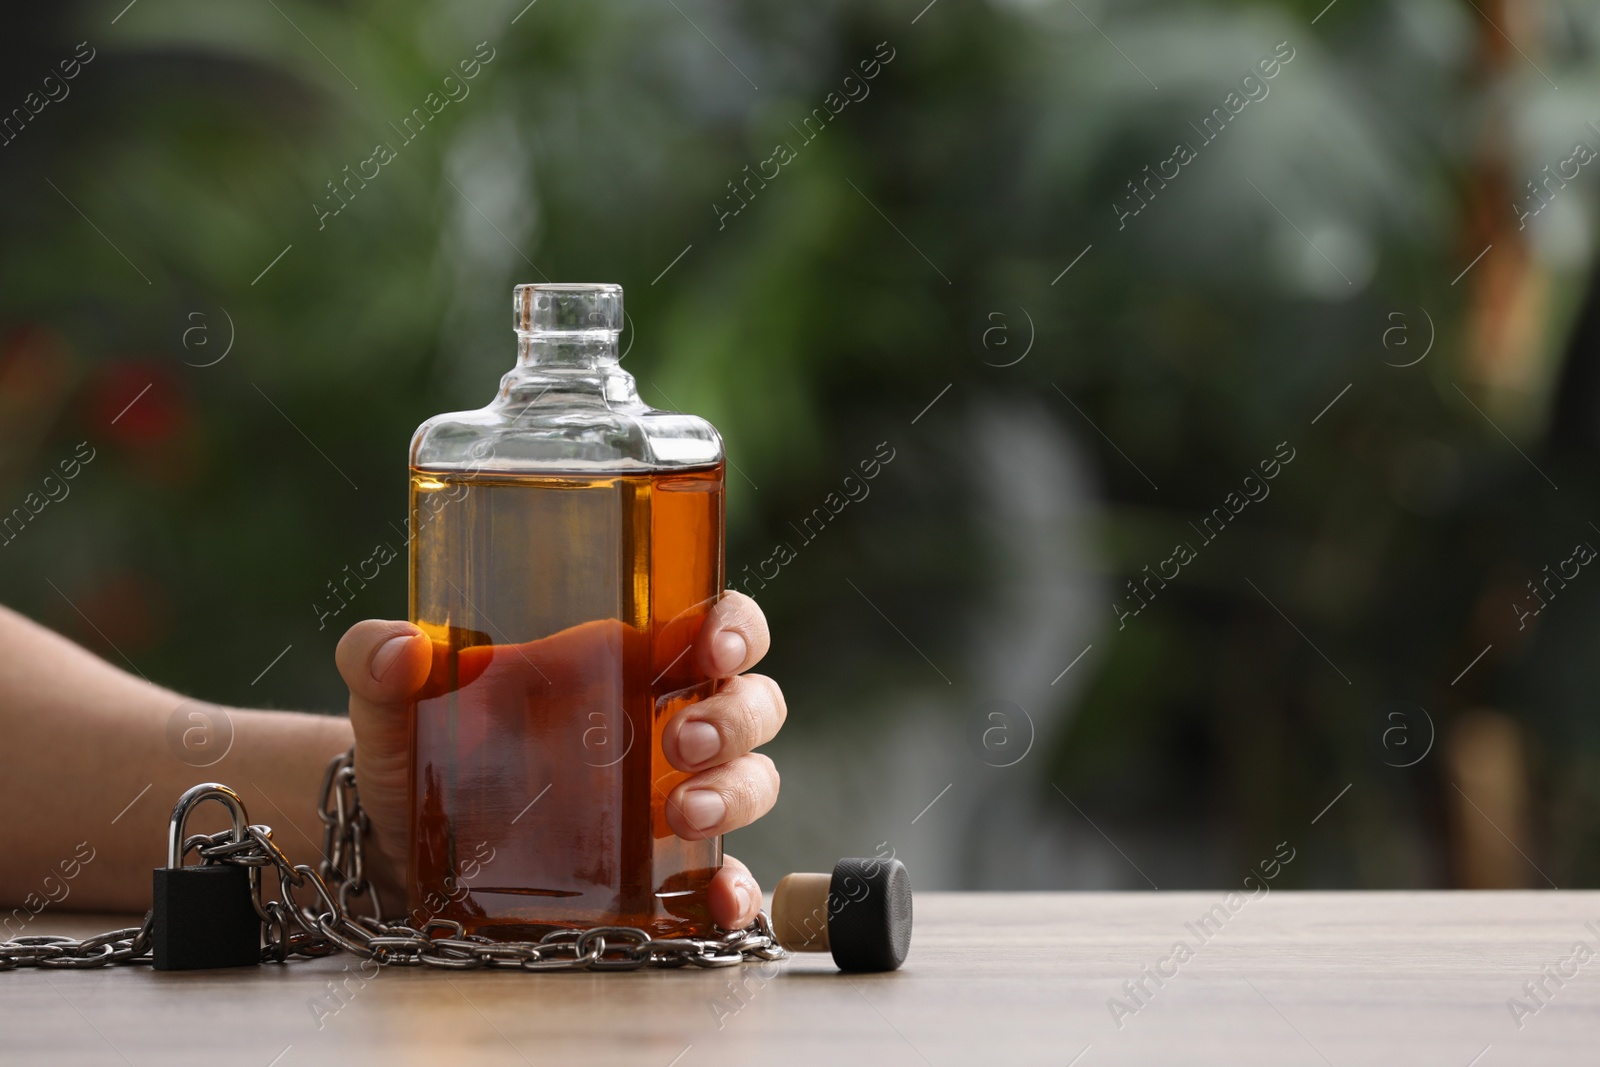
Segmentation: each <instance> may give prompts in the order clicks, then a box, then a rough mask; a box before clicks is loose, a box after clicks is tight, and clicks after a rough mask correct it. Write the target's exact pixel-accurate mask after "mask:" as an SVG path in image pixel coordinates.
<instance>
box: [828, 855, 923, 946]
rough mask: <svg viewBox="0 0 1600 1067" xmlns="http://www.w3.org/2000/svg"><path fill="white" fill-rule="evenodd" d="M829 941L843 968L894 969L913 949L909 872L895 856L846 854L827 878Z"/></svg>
mask: <svg viewBox="0 0 1600 1067" xmlns="http://www.w3.org/2000/svg"><path fill="white" fill-rule="evenodd" d="M828 915H829V918H828V942H829V947H830V949H831V951H832V952H833V962H834V963H836V964H838V965H839V969H840V970H842V971H892V970H895V969H896V968H898V967H899V966H900V965H901V964H902V963H904V962H905V960H906V953H907V952H908V951H910V949H911V876H910V875H909V874H907V873H906V865H905V864H903V863H901V862H900V861H899V860H897V859H877V858H874V859H844V860H840V861H839V862H838V863H836V864H834V866H833V878H832V880H831V881H830V882H829V883H828Z"/></svg>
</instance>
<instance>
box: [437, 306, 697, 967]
mask: <svg viewBox="0 0 1600 1067" xmlns="http://www.w3.org/2000/svg"><path fill="white" fill-rule="evenodd" d="M513 306H514V309H515V325H516V332H517V365H516V367H515V368H514V369H513V370H512V371H511V372H510V373H508V374H507V375H506V376H505V377H504V378H502V379H501V380H500V392H499V395H498V396H496V397H495V399H494V400H493V401H492V402H491V403H490V404H489V405H488V406H487V407H484V408H480V409H478V410H476V411H465V412H454V413H451V414H446V415H438V416H435V417H434V418H431V419H429V420H428V421H427V422H425V423H423V424H422V425H421V426H420V427H418V429H417V432H416V436H415V437H414V438H413V439H412V443H411V518H410V522H411V529H410V531H409V533H410V535H411V536H410V545H411V559H410V562H411V605H410V607H411V611H410V614H411V619H412V621H413V622H415V623H416V624H417V626H419V627H420V628H421V629H422V630H423V631H424V632H425V633H426V634H427V635H428V637H429V638H430V639H431V640H432V643H433V666H432V669H431V672H430V674H429V677H428V681H427V683H426V686H425V687H424V689H423V691H422V693H421V695H420V696H419V698H418V700H417V701H416V704H415V711H414V713H413V715H412V721H411V767H410V771H411V779H410V783H411V784H410V788H411V846H410V849H411V851H410V864H409V867H410V869H409V878H408V883H409V886H410V899H409V901H408V906H409V909H410V916H411V918H412V919H413V920H421V919H425V918H434V917H437V918H442V919H453V920H455V921H457V922H459V923H461V924H462V925H463V926H465V927H466V929H467V931H468V932H469V933H476V934H481V935H485V936H489V937H494V938H501V939H508V940H513V939H524V938H528V937H534V936H538V935H540V934H542V933H545V932H548V931H549V930H551V929H557V928H583V927H590V926H601V925H613V924H620V925H626V926H638V927H642V928H643V929H645V930H648V931H650V932H651V933H652V934H654V935H656V936H661V937H682V936H701V935H706V934H709V933H710V932H711V931H712V928H713V925H712V922H711V919H710V915H709V911H708V907H707V900H706V894H707V888H708V886H709V884H710V881H711V878H712V876H713V875H714V874H715V873H716V870H717V868H718V867H719V866H720V865H721V862H722V842H721V838H709V839H703V840H695V841H686V840H683V839H681V838H679V837H677V836H676V835H675V834H674V833H673V831H672V830H671V829H670V828H669V826H668V824H667V820H666V807H667V805H668V803H669V800H668V796H669V794H670V793H671V792H672V790H673V788H674V787H675V786H676V785H677V784H678V783H679V782H681V781H682V780H683V779H684V778H685V777H686V775H684V774H682V773H681V772H679V771H677V770H675V769H674V768H673V767H671V766H670V765H669V764H668V763H667V761H666V759H665V757H664V756H663V755H662V748H661V737H662V727H663V726H664V724H665V723H666V722H667V721H668V720H669V719H670V718H671V717H672V716H673V715H674V714H675V713H676V712H678V711H679V710H681V709H682V708H684V707H685V706H687V705H688V704H690V703H693V702H694V701H696V700H701V699H703V698H705V697H707V696H709V695H711V693H712V692H713V691H714V689H715V684H716V683H715V682H713V681H712V680H710V679H709V678H707V677H706V676H705V675H704V673H703V672H701V670H700V668H699V666H698V664H697V663H696V660H697V658H698V657H696V656H695V655H693V654H691V652H690V648H691V645H692V643H693V641H694V639H695V636H696V634H697V633H698V632H699V629H700V626H701V623H702V622H703V621H704V620H705V617H706V614H707V612H708V611H709V610H710V608H711V606H712V605H713V604H714V603H715V602H716V600H717V598H718V597H719V595H720V594H721V590H722V588H723V577H724V575H723V568H724V562H723V470H724V464H723V452H722V439H721V438H720V437H719V436H718V434H717V431H716V430H715V429H714V428H713V427H712V426H711V424H710V423H708V422H706V421H705V420H704V419H700V418H696V417H694V416H692V415H679V414H673V413H669V412H662V411H656V410H654V409H652V408H650V407H649V406H647V405H646V404H644V403H643V402H641V401H640V399H639V393H638V390H637V388H636V387H635V384H634V380H633V377H632V376H631V375H630V374H628V373H627V372H626V371H624V370H622V369H621V367H619V366H618V355H617V337H618V334H619V333H620V332H621V330H622V323H623V315H622V289H621V287H619V286H615V285H519V286H517V287H516V290H515V297H514V301H513Z"/></svg>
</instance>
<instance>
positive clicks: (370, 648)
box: [335, 591, 787, 929]
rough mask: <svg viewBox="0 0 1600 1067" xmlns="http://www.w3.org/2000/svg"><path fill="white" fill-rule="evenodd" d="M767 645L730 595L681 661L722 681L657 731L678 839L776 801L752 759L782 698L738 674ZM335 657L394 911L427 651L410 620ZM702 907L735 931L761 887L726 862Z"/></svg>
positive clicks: (351, 639)
mask: <svg viewBox="0 0 1600 1067" xmlns="http://www.w3.org/2000/svg"><path fill="white" fill-rule="evenodd" d="M769 644H770V635H769V633H768V630H767V621H766V617H765V616H764V615H763V614H762V613H761V609H760V608H759V607H758V606H757V605H756V603H755V601H754V600H752V599H750V598H749V597H748V596H745V595H744V594H743V593H737V592H732V591H729V592H728V593H726V594H725V595H724V596H723V598H722V599H721V600H720V601H718V603H717V604H716V605H715V606H714V607H713V608H712V609H711V611H710V612H709V613H708V615H707V617H706V621H705V622H704V624H703V625H702V626H701V628H700V632H699V634H698V635H697V636H696V638H695V642H694V646H693V652H692V654H693V656H694V657H695V660H696V663H697V664H698V667H699V670H700V672H701V673H702V674H703V675H704V676H706V677H710V678H722V679H727V681H726V682H724V684H723V686H722V689H721V691H720V692H718V693H716V694H715V695H714V696H711V697H708V698H706V699H705V700H701V701H698V702H697V703H694V704H690V705H689V706H688V707H686V708H684V709H682V710H681V711H679V712H678V713H677V714H676V715H674V716H673V718H672V719H671V720H670V721H668V723H667V725H666V727H665V729H664V731H663V735H662V748H663V752H664V754H665V756H666V758H667V760H668V762H670V763H671V764H672V765H673V766H674V767H676V768H678V769H679V770H681V771H685V772H688V773H689V777H688V778H687V779H685V780H684V781H683V782H681V783H679V784H678V785H677V786H676V787H675V788H674V789H673V790H672V791H671V793H669V794H668V797H667V804H666V818H667V823H668V825H669V826H670V827H671V829H672V831H673V832H674V833H676V834H677V835H678V836H680V837H683V838H687V839H691V840H698V839H701V838H707V837H715V836H717V835H718V834H723V833H726V832H728V831H729V830H734V829H737V828H738V827H741V826H746V825H748V824H750V823H752V822H754V821H755V820H756V819H758V818H760V817H761V816H762V815H764V814H766V813H767V811H768V810H770V809H771V807H772V805H773V803H774V802H775V801H776V800H777V795H778V772H777V769H776V768H775V767H774V766H773V764H772V761H771V760H770V759H768V758H767V757H766V756H764V755H761V754H760V753H757V752H752V751H751V750H752V749H754V748H756V747H757V746H759V745H762V744H765V743H766V742H767V741H770V740H771V739H772V738H773V736H774V735H776V734H777V732H778V730H779V728H780V727H782V725H783V721H784V718H785V715H786V714H787V712H786V708H785V705H784V700H783V693H782V691H781V690H780V689H779V688H778V685H777V683H776V682H774V681H772V679H770V678H767V677H765V676H763V675H759V674H746V673H744V672H745V671H746V670H748V669H749V668H750V667H752V666H754V665H755V664H756V663H757V662H759V661H760V659H761V658H762V657H763V656H764V655H766V652H767V648H768V646H769ZM335 660H336V662H337V663H338V666H339V673H340V674H342V675H343V676H344V680H345V684H346V685H347V686H349V688H350V722H351V726H352V727H353V729H354V732H355V739H356V773H357V777H358V781H359V782H360V787H361V802H362V806H363V807H364V808H365V809H366V810H367V813H368V816H369V817H370V819H371V822H372V838H371V841H370V842H369V848H368V850H367V866H368V870H369V877H370V878H371V880H372V881H373V883H374V884H375V885H376V886H377V888H378V891H379V893H380V895H381V896H382V897H383V900H384V902H385V905H386V907H387V908H388V910H389V911H390V912H391V913H393V912H394V911H395V904H396V902H398V901H403V900H404V899H405V896H406V893H405V886H404V877H405V868H406V854H407V850H408V844H409V841H408V835H409V812H408V804H409V797H408V786H409V776H410V752H409V749H408V741H407V723H408V716H409V715H410V714H411V707H412V704H413V702H414V701H415V700H416V699H417V697H418V696H419V694H420V693H421V691H422V690H423V687H424V685H425V683H426V682H427V680H428V675H429V672H430V670H431V667H432V661H433V649H432V642H431V641H430V640H429V639H428V637H427V635H426V634H424V633H423V632H422V631H421V630H419V629H418V628H417V627H416V626H413V625H412V624H411V623H408V622H391V621H379V620H367V621H365V622H359V623H357V624H356V625H354V626H352V627H351V628H350V630H349V631H348V632H347V633H346V634H345V635H344V637H343V638H342V639H341V640H340V642H339V647H338V650H337V651H336V652H335ZM709 903H710V907H711V917H712V919H713V920H714V921H715V922H716V923H717V925H718V926H721V927H723V928H724V929H738V928H740V927H743V926H746V925H748V924H749V923H750V922H751V921H752V920H754V918H755V915H756V912H757V911H758V910H760V907H761V890H760V888H759V887H758V886H757V884H756V881H755V878H754V877H753V876H752V875H751V874H750V871H749V870H748V868H746V867H745V866H744V864H742V863H740V862H739V861H738V860H736V859H734V858H733V857H731V856H725V857H723V866H722V868H721V869H720V870H719V871H718V872H717V874H716V876H715V877H714V878H713V879H712V882H711V887H710V891H709Z"/></svg>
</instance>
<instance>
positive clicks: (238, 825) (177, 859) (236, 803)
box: [167, 782, 250, 867]
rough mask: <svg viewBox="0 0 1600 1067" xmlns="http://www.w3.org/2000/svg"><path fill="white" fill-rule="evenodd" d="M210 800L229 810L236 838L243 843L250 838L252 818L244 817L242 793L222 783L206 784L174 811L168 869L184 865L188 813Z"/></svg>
mask: <svg viewBox="0 0 1600 1067" xmlns="http://www.w3.org/2000/svg"><path fill="white" fill-rule="evenodd" d="M207 800H215V801H217V802H218V803H220V804H221V805H222V806H223V807H225V808H227V809H228V815H229V816H231V817H232V819H233V839H234V840H235V841H243V840H245V839H246V838H247V837H249V836H250V817H249V816H248V815H247V814H245V810H244V801H243V800H240V799H239V794H238V793H235V792H234V791H233V790H232V789H229V788H228V787H227V786H225V785H223V784H222V783H221V782H203V783H201V784H200V785H197V786H192V787H191V788H190V789H189V790H188V791H186V792H185V793H184V794H183V796H181V797H179V798H178V803H177V804H175V805H174V806H173V808H172V821H171V822H169V823H168V824H167V866H168V867H181V866H182V865H183V838H184V833H183V829H184V826H185V824H187V823H188V821H189V813H190V812H192V811H194V809H195V808H196V807H197V806H199V805H200V804H202V803H204V802H205V801H207Z"/></svg>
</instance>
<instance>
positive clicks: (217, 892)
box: [150, 782, 262, 971]
mask: <svg viewBox="0 0 1600 1067" xmlns="http://www.w3.org/2000/svg"><path fill="white" fill-rule="evenodd" d="M206 800H216V801H220V802H221V803H222V805H223V806H224V807H226V808H227V809H228V814H229V815H230V816H232V818H233V839H234V840H235V841H240V842H242V841H244V840H246V839H247V838H248V837H249V825H250V821H249V817H248V816H247V815H246V814H245V810H244V802H243V801H242V800H240V799H239V794H237V793H235V792H234V791H233V790H231V789H229V788H228V787H227V786H225V785H219V784H217V783H216V782H209V783H206V784H204V785H197V786H195V787H194V788H193V789H190V790H189V791H188V792H186V793H184V794H183V796H181V797H179V798H178V804H177V806H176V807H175V808H173V809H172V822H171V823H169V824H168V826H167V865H166V867H165V868H158V869H157V870H156V871H155V872H154V881H153V884H152V894H153V895H152V898H151V906H152V914H151V917H150V946H151V951H152V954H153V955H154V957H155V958H154V961H153V962H154V966H155V969H156V970H158V971H194V970H204V969H208V968H212V967H244V966H248V965H250V964H256V963H260V962H261V926H262V923H261V916H260V915H258V914H256V904H255V887H256V878H257V877H258V876H257V874H256V869H255V868H253V867H244V866H240V865H239V864H235V863H208V864H203V865H199V866H194V867H185V866H183V838H184V833H183V830H184V824H185V823H187V822H188V819H189V812H191V811H192V810H194V808H195V806H196V805H198V804H200V803H201V802H202V801H206Z"/></svg>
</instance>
